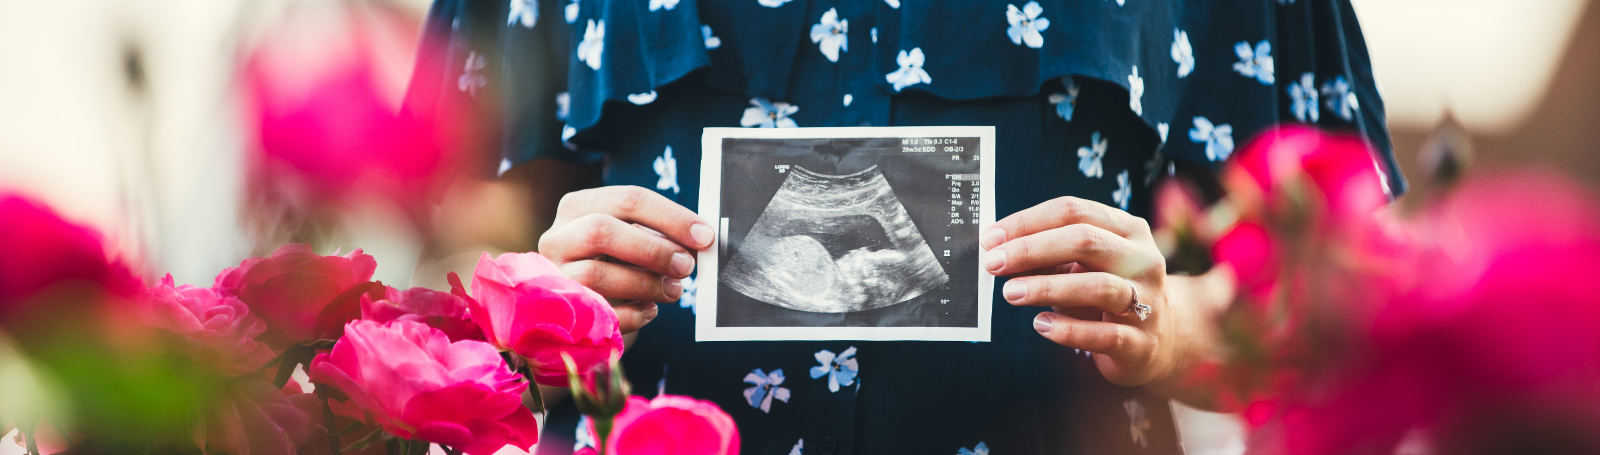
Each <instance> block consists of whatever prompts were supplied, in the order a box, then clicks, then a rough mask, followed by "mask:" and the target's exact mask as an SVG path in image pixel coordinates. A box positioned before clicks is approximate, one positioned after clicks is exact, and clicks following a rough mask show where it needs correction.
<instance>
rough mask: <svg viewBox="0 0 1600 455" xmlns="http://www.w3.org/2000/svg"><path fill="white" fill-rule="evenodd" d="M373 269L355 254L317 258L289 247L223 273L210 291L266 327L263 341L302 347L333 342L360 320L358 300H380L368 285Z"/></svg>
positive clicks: (377, 289)
mask: <svg viewBox="0 0 1600 455" xmlns="http://www.w3.org/2000/svg"><path fill="white" fill-rule="evenodd" d="M377 267H378V262H377V261H376V260H374V259H373V258H372V256H368V255H366V254H363V253H362V252H361V250H360V249H357V250H355V251H351V252H350V253H349V254H345V255H343V256H322V255H318V254H316V253H313V252H311V246H309V245H305V244H299V243H291V244H288V245H284V246H281V247H278V249H277V250H276V251H273V252H272V255H271V256H268V257H264V258H250V259H246V260H244V262H242V263H240V264H239V266H238V267H229V268H228V269H225V270H223V271H222V273H220V274H218V275H217V279H216V285H215V287H216V288H217V289H220V290H223V291H226V292H228V293H230V294H232V295H235V296H238V297H239V300H241V301H244V303H245V305H248V306H249V307H250V311H251V312H253V313H255V315H256V316H258V317H260V318H261V319H262V320H264V321H266V323H267V330H268V333H267V334H266V337H265V339H268V340H271V341H272V342H274V343H282V344H288V343H303V342H307V341H315V340H319V339H335V338H338V337H339V333H340V331H341V330H343V329H344V323H345V322H346V321H349V320H351V319H355V318H356V317H357V316H359V315H360V314H361V306H360V305H361V300H360V297H361V295H362V294H376V296H375V297H378V298H382V297H383V290H384V288H383V287H382V285H378V284H376V283H373V282H372V281H371V280H372V273H373V271H375V270H377Z"/></svg>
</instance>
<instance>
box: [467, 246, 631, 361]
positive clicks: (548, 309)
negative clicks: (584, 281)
mask: <svg viewBox="0 0 1600 455" xmlns="http://www.w3.org/2000/svg"><path fill="white" fill-rule="evenodd" d="M473 277H474V279H473V280H472V294H473V295H474V297H473V298H470V299H468V304H470V305H471V306H472V320H473V321H476V322H477V323H478V326H479V327H482V328H483V335H484V338H485V339H486V340H487V341H488V342H489V343H490V344H493V345H495V346H497V347H499V348H501V349H505V350H508V351H511V352H515V353H517V354H518V355H521V356H523V357H525V358H527V359H528V362H529V364H530V365H531V367H532V369H533V374H534V379H535V380H536V381H538V382H539V383H540V384H544V385H549V386H557V387H564V386H566V385H567V370H566V366H565V365H564V364H563V363H562V361H561V353H563V352H565V353H567V354H568V355H571V356H572V359H573V360H574V361H575V362H576V363H577V367H578V371H589V370H591V369H592V368H593V366H594V365H598V364H601V363H605V362H607V361H609V360H611V358H612V357H615V356H618V355H622V333H621V332H620V327H619V326H618V325H617V314H616V312H615V311H614V310H612V309H611V305H610V304H609V303H606V300H605V298H604V297H601V296H600V294H598V293H596V292H594V291H593V290H591V289H589V288H587V287H584V286H583V285H581V284H578V283H577V282H576V281H572V280H569V279H567V278H566V277H563V276H561V272H560V271H559V270H556V266H555V264H552V263H550V260H548V259H545V258H544V256H540V255H539V254H538V253H506V254H502V255H500V257H499V258H496V259H490V257H489V254H488V253H484V254H483V257H482V258H480V259H478V267H477V269H476V270H474V271H473ZM456 282H457V283H459V280H456ZM458 292H459V291H458ZM463 294H464V293H463Z"/></svg>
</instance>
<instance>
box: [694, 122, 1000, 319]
mask: <svg viewBox="0 0 1600 455" xmlns="http://www.w3.org/2000/svg"><path fill="white" fill-rule="evenodd" d="M992 131H993V129H992V128H989V127H905V128H798V129H719V128H709V129H707V130H706V133H705V137H704V139H705V142H704V144H703V146H702V149H703V155H704V156H705V162H704V163H703V166H702V177H701V182H702V188H701V201H700V207H701V212H702V215H703V216H706V218H707V219H708V220H715V221H714V222H716V223H718V224H719V228H720V232H719V234H720V235H719V236H718V245H717V246H716V247H715V248H713V249H711V250H709V251H707V252H702V253H701V261H700V272H699V274H700V275H699V277H700V278H699V279H698V280H697V283H696V284H697V287H698V288H699V292H700V293H699V296H698V303H697V308H698V310H697V313H696V318H697V321H696V326H697V327H696V335H697V339H699V340H702V341H715V340H832V339H851V340H959V341H987V340H988V315H989V309H990V305H991V300H992V297H991V294H990V291H991V290H992V286H993V281H992V278H991V277H988V275H987V274H984V273H982V271H981V269H980V268H979V264H978V261H979V258H978V256H979V253H980V251H979V247H978V239H977V236H978V232H979V229H980V228H981V227H983V226H985V225H987V224H989V223H992V222H993V221H994V214H993V209H992V208H991V207H992V205H993V204H992V198H993V195H992V194H989V193H988V192H987V189H986V188H987V187H988V186H989V184H990V182H991V181H992V175H993V171H992V168H991V167H990V161H991V160H992V159H993V158H992V154H993V151H992V150H993V146H992V135H993V132H992ZM985 176H988V178H985ZM711 182H716V184H710V183H711Z"/></svg>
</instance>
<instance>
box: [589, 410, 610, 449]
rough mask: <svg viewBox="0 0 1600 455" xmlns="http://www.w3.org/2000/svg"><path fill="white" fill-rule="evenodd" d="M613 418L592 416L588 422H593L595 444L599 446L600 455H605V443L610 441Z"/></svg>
mask: <svg viewBox="0 0 1600 455" xmlns="http://www.w3.org/2000/svg"><path fill="white" fill-rule="evenodd" d="M613 418H615V417H614V416H602V415H592V416H589V420H590V421H592V422H594V436H595V439H599V440H598V441H595V443H596V444H599V445H600V455H606V441H607V440H609V439H611V424H612V419H613Z"/></svg>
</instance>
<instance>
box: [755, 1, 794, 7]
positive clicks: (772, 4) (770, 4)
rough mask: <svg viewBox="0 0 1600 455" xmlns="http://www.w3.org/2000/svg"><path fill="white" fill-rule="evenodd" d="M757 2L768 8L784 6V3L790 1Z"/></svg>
mask: <svg viewBox="0 0 1600 455" xmlns="http://www.w3.org/2000/svg"><path fill="white" fill-rule="evenodd" d="M756 3H760V4H761V6H765V7H768V8H777V7H780V6H783V4H784V3H789V0H756Z"/></svg>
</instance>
